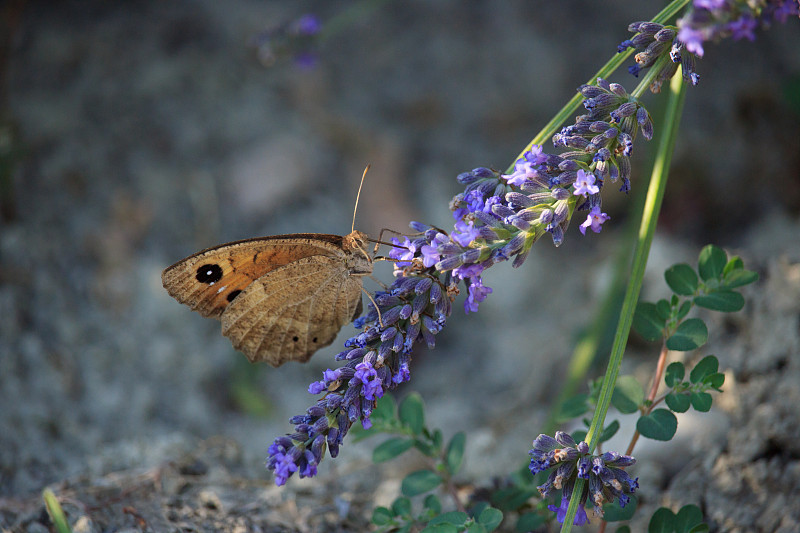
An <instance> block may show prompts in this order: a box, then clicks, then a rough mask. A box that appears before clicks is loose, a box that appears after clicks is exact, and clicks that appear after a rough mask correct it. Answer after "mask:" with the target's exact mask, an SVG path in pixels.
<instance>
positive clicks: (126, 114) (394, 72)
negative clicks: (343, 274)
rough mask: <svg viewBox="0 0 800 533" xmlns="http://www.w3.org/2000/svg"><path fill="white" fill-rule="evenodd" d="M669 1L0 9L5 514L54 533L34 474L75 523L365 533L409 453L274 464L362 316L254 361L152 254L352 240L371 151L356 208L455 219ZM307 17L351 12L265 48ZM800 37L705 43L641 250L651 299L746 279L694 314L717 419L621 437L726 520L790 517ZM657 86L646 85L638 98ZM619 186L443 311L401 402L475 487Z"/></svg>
mask: <svg viewBox="0 0 800 533" xmlns="http://www.w3.org/2000/svg"><path fill="white" fill-rule="evenodd" d="M661 5H662V3H661V2H654V1H646V2H623V1H613V2H603V3H596V2H565V3H551V4H548V5H542V3H539V2H536V3H533V2H503V3H491V4H489V3H477V2H457V1H455V0H448V1H443V2H437V3H435V4H431V3H427V2H421V1H412V2H379V1H375V2H363V3H353V2H330V3H325V4H324V7H322V8H321V6H320V5H318V4H316V5H315V4H312V3H310V2H250V1H247V0H234V1H232V2H224V3H223V2H214V1H210V0H200V1H197V2H184V1H175V2H137V3H130V4H124V5H123V4H118V3H106V2H69V1H68V2H61V3H57V4H56V3H51V2H41V1H28V2H21V1H10V2H6V3H4V4H3V9H4V10H5V11H4V15H3V16H2V17H0V18H2V19H3V20H4V21H5V22H4V23H3V31H5V32H6V33H5V36H7V37H8V40H7V43H8V47H7V48H5V49H4V56H3V57H2V58H0V61H1V62H2V63H0V68H2V74H3V77H2V80H3V82H4V87H3V93H2V98H3V101H2V102H0V104H1V105H2V106H3V109H0V112H2V117H1V118H2V120H3V124H2V126H3V132H4V133H3V135H4V137H3V139H2V142H0V150H2V154H0V155H1V156H2V157H3V159H2V161H3V164H4V165H6V166H4V167H3V172H4V174H3V175H4V176H8V175H10V176H11V178H12V179H11V182H10V183H9V182H8V181H3V182H2V184H1V188H0V196H1V197H0V208H2V217H3V218H2V222H0V223H1V224H2V226H0V316H2V317H3V318H2V320H0V528H2V530H3V531H14V532H16V531H34V532H44V531H48V530H49V528H50V525H49V521H48V518H47V516H46V513H45V511H44V507H43V503H42V499H41V491H42V490H43V489H44V488H45V487H49V488H51V489H52V490H53V491H54V492H55V493H56V494H57V496H58V497H59V499H60V501H61V502H62V505H63V507H64V509H65V511H66V512H67V515H68V517H69V519H70V522H71V523H72V524H73V528H74V531H76V532H79V531H87V532H88V531H92V532H94V531H265V532H271V531H365V530H368V529H369V525H368V523H369V517H370V514H371V509H372V508H374V506H375V505H385V504H387V503H389V502H391V501H392V499H394V498H395V497H396V496H397V495H398V493H399V480H400V479H401V478H402V475H403V473H404V472H407V471H409V470H411V469H414V468H415V467H417V466H418V465H417V464H416V463H415V462H414V460H413V459H410V460H406V461H396V462H392V463H388V464H384V465H381V466H380V467H375V466H374V465H372V464H371V463H370V460H369V457H370V450H371V447H372V445H373V442H372V441H370V440H367V441H364V442H359V443H355V442H345V445H344V446H343V448H342V451H341V454H340V456H339V457H338V458H337V459H335V460H327V461H326V462H325V463H324V464H323V465H322V467H321V469H320V474H319V476H318V477H317V478H315V479H312V480H297V479H294V478H293V479H292V480H290V482H289V483H288V484H287V486H285V487H282V488H278V487H275V486H274V484H273V482H272V479H271V476H270V475H269V473H268V472H267V471H266V469H265V468H264V466H263V460H264V457H265V456H266V449H267V447H268V445H269V443H270V442H271V441H272V439H273V438H274V437H275V436H278V435H281V434H283V433H285V432H287V431H290V430H291V426H290V425H289V424H288V423H287V419H288V418H289V417H290V416H292V415H294V414H296V413H300V412H302V411H304V410H305V408H306V406H308V405H309V404H310V403H311V402H312V401H313V397H311V396H310V395H309V394H308V393H307V392H306V387H307V384H308V383H309V382H311V381H314V380H317V379H319V376H320V373H321V371H322V370H325V369H326V368H328V367H330V366H333V361H332V356H333V354H335V353H336V352H337V351H338V350H337V349H336V346H337V345H340V344H341V340H342V339H344V338H346V336H349V334H350V333H351V330H349V329H348V327H345V329H344V331H343V334H342V337H341V338H340V342H339V343H335V344H334V346H332V347H331V348H329V349H326V350H324V351H322V352H321V353H319V354H318V355H316V356H315V357H314V359H313V360H312V361H311V363H310V364H309V365H305V366H301V365H296V364H287V365H285V366H284V367H281V368H280V369H278V370H273V369H271V368H261V367H253V366H251V365H249V363H247V362H246V360H245V359H244V356H242V355H241V354H239V353H237V352H235V351H234V350H233V349H232V348H231V346H230V344H229V342H228V340H227V339H225V338H224V337H222V336H221V335H220V334H219V324H217V323H216V322H214V321H212V320H208V319H203V318H202V317H200V316H199V315H196V314H194V313H191V312H190V311H189V310H188V309H187V308H186V307H184V306H181V305H179V304H177V303H176V302H175V301H173V300H172V299H171V298H169V296H168V295H167V294H166V292H165V291H164V289H163V288H162V287H161V279H160V274H161V270H162V269H163V268H164V267H166V266H167V265H169V264H171V263H173V262H175V261H176V260H178V259H180V258H182V257H184V256H186V255H189V254H190V253H193V252H195V251H197V250H199V249H201V248H204V247H207V246H211V245H214V244H217V243H221V242H225V241H229V240H235V239H240V238H247V237H252V236H258V235H269V234H278V233H289V232H335V233H342V234H344V233H347V232H349V231H350V223H351V216H352V207H353V202H354V198H355V192H356V190H357V187H358V179H359V178H360V177H361V171H362V170H363V168H364V166H365V165H366V164H368V163H369V164H371V165H372V169H371V171H370V173H369V174H368V177H367V182H366V185H365V188H364V193H363V194H362V198H361V203H360V205H359V212H358V215H357V219H356V226H357V227H358V228H359V229H361V230H363V231H367V232H369V233H371V234H373V235H376V234H377V233H378V231H379V230H380V228H383V227H388V228H395V229H404V228H405V227H406V225H407V223H408V221H409V220H422V221H426V222H429V223H433V224H437V225H440V226H444V227H447V226H448V225H449V224H450V222H449V220H450V219H449V211H448V209H447V203H448V200H449V198H450V197H451V196H452V195H453V194H455V193H457V192H458V184H457V183H456V182H455V180H454V177H455V176H456V175H457V174H458V173H460V172H462V171H464V170H468V169H471V168H473V167H475V166H479V165H486V166H494V167H497V168H505V167H506V166H507V165H508V164H509V163H510V162H511V160H513V158H514V157H515V156H516V154H517V153H518V152H519V151H520V150H521V149H522V147H523V146H524V145H525V144H526V143H527V142H528V141H529V140H530V138H531V137H532V136H533V135H534V134H535V133H536V132H537V131H538V130H539V128H541V126H542V125H543V124H544V123H545V122H546V121H547V120H548V119H549V118H550V117H551V116H552V114H553V113H554V112H555V111H556V110H557V109H558V108H559V107H560V106H561V105H562V104H563V102H565V101H566V100H567V99H568V98H569V97H571V96H572V94H573V91H574V89H575V87H577V86H578V85H580V84H581V83H582V82H584V81H585V80H586V79H587V78H588V77H589V76H590V75H591V73H592V72H595V71H596V70H597V68H598V67H599V65H601V64H602V63H603V62H605V61H606V59H607V58H608V57H609V56H610V54H611V53H613V51H614V50H615V49H616V44H617V43H618V42H619V41H621V40H622V39H624V38H626V37H627V34H626V33H625V27H626V26H627V23H628V22H631V21H634V20H640V19H644V18H648V17H650V16H652V14H654V13H656V12H657V11H658V10H659V9H660V8H661ZM320 8H321V11H318V14H319V15H320V17H321V18H322V20H323V22H325V21H331V20H333V21H340V22H341V25H340V26H338V29H336V28H334V29H332V30H331V33H330V34H329V35H328V36H327V38H326V40H325V41H324V42H323V43H322V44H321V45H320V50H319V57H318V60H317V63H316V65H315V66H314V67H313V68H310V69H309V68H301V67H298V66H296V65H295V64H293V63H292V61H290V60H289V61H284V62H278V63H277V64H275V65H273V66H271V67H266V66H265V65H264V64H262V62H260V61H259V58H258V54H257V52H256V50H255V49H254V47H253V46H252V42H253V39H254V37H255V36H256V35H258V34H259V32H262V31H263V30H264V29H265V28H269V27H274V26H276V25H277V24H278V23H279V22H282V21H287V20H291V19H293V18H296V17H298V16H300V15H302V14H303V13H306V12H308V11H309V10H312V9H318V10H319V9H320ZM343 13H344V15H342V14H343ZM17 15H18V17H17ZM797 49H800V31H798V21H796V20H792V21H789V23H787V25H786V26H781V27H775V28H773V30H772V31H770V32H769V33H767V34H763V33H762V34H760V35H759V38H758V40H757V41H756V42H755V43H750V42H738V43H723V44H721V45H719V46H709V47H708V49H707V50H706V52H707V58H706V59H704V60H703V61H702V62H701V63H700V65H699V71H700V73H701V77H702V81H701V85H700V86H699V87H697V88H694V89H692V90H691V91H690V94H689V97H688V99H687V104H686V114H685V118H684V120H683V124H682V131H683V132H684V133H683V134H682V136H681V138H680V139H679V142H678V146H677V149H676V156H675V160H674V171H673V175H672V176H671V178H670V180H671V182H670V187H669V190H668V193H667V197H666V199H665V204H664V209H663V212H662V216H661V219H660V227H659V233H658V236H657V238H656V242H655V244H654V247H653V254H652V257H651V262H650V265H649V269H648V275H647V284H646V287H645V296H646V297H648V298H653V299H654V298H659V297H662V296H663V291H664V290H665V285H664V283H663V278H662V277H661V273H662V272H663V270H664V269H665V268H666V267H668V266H669V265H671V264H673V263H675V262H679V261H689V262H691V261H693V260H694V258H695V257H696V256H697V253H698V252H699V250H700V248H702V246H703V245H704V244H706V243H708V242H714V243H716V244H718V245H720V246H724V247H725V248H726V249H727V250H728V251H729V253H736V254H739V255H741V256H742V257H743V258H744V261H745V264H746V265H747V267H748V268H750V269H753V270H756V271H758V272H759V274H760V275H761V281H760V282H759V284H757V285H756V286H753V287H749V288H748V289H747V290H746V291H745V293H746V296H747V298H748V304H747V306H746V307H745V309H744V310H743V311H741V312H740V313H736V314H733V315H730V316H726V317H724V318H720V317H719V316H718V315H708V316H707V317H706V319H707V320H708V322H709V324H710V330H711V337H710V342H709V345H708V346H706V347H704V348H703V354H705V353H713V354H715V355H717V356H718V357H719V358H720V361H721V366H722V369H723V370H724V371H725V372H726V385H725V393H724V394H722V395H721V396H720V397H719V398H718V400H717V401H716V402H715V408H714V410H713V411H712V412H711V413H708V414H705V415H702V416H685V417H682V418H681V419H680V425H679V430H678V440H677V441H676V442H673V443H667V444H663V443H655V442H653V441H650V442H641V443H640V445H639V447H638V448H637V453H636V455H637V457H639V464H638V465H637V469H638V470H637V471H636V472H635V475H638V476H639V477H640V482H641V485H642V488H641V491H640V495H641V503H640V505H641V506H642V507H643V509H642V511H643V512H646V511H648V510H649V511H652V509H654V508H655V507H657V506H659V505H669V506H671V507H672V508H674V509H678V508H679V507H680V506H681V505H684V504H686V503H695V504H697V505H699V506H700V507H701V508H702V510H703V512H704V514H705V517H706V520H707V522H708V523H709V524H710V525H711V527H712V531H730V532H749V531H781V532H791V531H798V530H800V506H799V505H798V503H797V498H796V495H797V494H800V444H798V443H800V438H798V437H800V435H798V433H799V432H800V415H798V413H797V405H798V403H800V397H798V396H800V239H799V238H798V237H797V236H798V235H799V234H800V217H798V213H799V212H800V134H799V133H798V132H800V127H798V126H800V124H799V123H800V110H798V98H797V93H798V89H797V87H798V79H800V78H799V77H798V73H799V72H800V56H798V55H797V54H796V52H795V51H796V50H797ZM615 81H621V82H622V83H624V84H625V85H626V86H627V87H628V88H632V87H633V86H634V81H633V80H632V79H630V78H629V77H627V76H623V75H620V76H619V77H618V78H617V79H616V80H615ZM663 100H664V99H663V98H658V97H654V96H648V98H647V99H646V100H645V103H646V104H647V105H648V106H649V107H650V109H651V112H652V113H653V115H654V117H658V116H659V114H660V110H661V108H662V106H663V104H662V103H661V102H662V101H663ZM636 150H637V159H636V160H635V163H636V164H637V166H636V167H635V169H634V172H635V175H634V179H633V186H634V188H637V187H640V186H641V187H643V186H644V185H643V184H644V179H645V177H646V160H647V159H648V150H650V147H648V146H647V145H646V144H645V143H644V141H642V140H639V141H637V145H636ZM5 169H10V170H8V171H7V170H5ZM604 198H605V200H604V202H605V203H604V205H607V206H608V208H609V212H610V214H611V217H612V219H611V221H610V222H609V223H607V225H606V226H607V227H606V229H605V230H604V231H603V232H602V233H601V234H599V235H593V234H592V235H589V236H587V237H582V236H581V235H580V234H579V233H578V231H577V229H576V228H575V227H573V228H571V229H570V232H569V233H568V235H567V238H566V240H565V242H564V244H563V245H562V246H561V247H560V248H559V249H555V248H553V246H552V245H551V244H550V243H549V242H546V241H545V240H543V241H541V242H540V243H538V244H537V248H538V249H537V250H535V251H534V252H533V253H532V254H531V257H530V258H529V259H528V261H527V262H526V263H525V265H524V266H523V267H522V268H521V269H519V270H513V271H512V269H511V268H510V265H499V266H498V267H496V268H495V269H493V271H491V272H489V273H488V274H487V276H486V283H487V284H488V285H489V286H491V287H493V289H494V292H493V294H492V295H491V297H490V298H489V299H488V300H487V301H486V302H485V303H484V304H482V308H481V310H480V312H479V313H477V314H470V315H467V316H464V314H463V313H462V312H461V311H460V309H458V310H457V311H456V312H455V313H454V315H453V317H452V318H451V319H450V322H449V324H448V327H447V328H446V329H445V330H444V331H443V332H442V333H441V334H440V336H439V338H438V346H437V348H436V349H435V350H433V351H429V350H425V349H422V348H420V349H419V350H418V352H417V354H416V355H415V359H414V365H413V367H412V376H413V377H412V380H411V382H410V383H409V384H407V385H406V386H404V387H403V388H401V389H400V390H399V391H398V394H399V395H401V396H402V395H405V394H407V393H408V392H410V391H411V390H418V391H420V392H421V393H422V395H423V397H424V398H425V401H426V405H427V409H428V411H427V412H428V418H429V421H430V424H431V425H432V426H436V427H441V428H442V429H443V431H444V432H445V434H447V435H452V434H453V433H455V432H456V431H462V430H463V431H467V433H468V443H467V457H466V466H465V470H464V473H463V475H462V478H461V479H460V480H459V481H460V483H463V484H464V485H465V486H471V485H475V486H489V485H491V483H492V482H493V480H494V479H495V478H496V477H499V476H503V475H504V474H505V473H508V472H509V471H510V470H512V469H514V468H517V467H518V466H519V465H520V464H521V463H523V462H524V461H525V460H526V456H527V450H528V449H529V447H530V442H531V440H532V439H533V438H534V437H535V436H536V435H537V434H538V433H539V432H540V428H541V426H542V424H543V422H544V420H545V418H546V416H547V414H548V408H549V402H551V401H552V400H553V398H554V397H555V395H557V394H558V390H559V383H561V376H562V375H563V371H564V368H565V366H566V362H567V361H568V360H569V356H570V354H571V350H572V348H573V347H574V342H575V338H576V335H577V332H578V331H579V330H580V329H581V328H582V327H583V326H585V325H586V324H587V323H588V321H589V320H590V319H591V316H592V312H593V309H594V308H595V306H596V305H597V304H598V303H599V301H600V299H601V298H602V296H603V294H604V292H603V290H604V286H605V284H607V282H608V280H609V279H610V270H611V269H612V268H613V265H614V261H615V254H616V251H617V249H618V248H619V245H620V243H621V242H623V241H622V239H623V237H624V235H623V233H624V231H623V228H624V221H625V220H626V213H627V212H628V211H629V209H631V208H632V206H633V202H632V201H631V200H632V195H631V196H630V197H625V196H624V195H621V194H619V193H617V192H616V191H614V190H613V188H608V189H607V190H606V191H604ZM573 226H574V225H573ZM377 270H378V273H377V275H378V277H380V278H381V279H383V280H384V281H387V280H389V279H390V268H389V267H388V266H387V265H381V266H380V268H379V269H377ZM370 288H372V287H370ZM458 305H459V306H460V302H459V304H458ZM656 352H657V349H656V348H653V347H652V346H649V345H645V344H643V343H641V342H635V343H634V345H633V346H632V347H631V355H630V357H629V358H628V359H627V360H626V363H625V366H626V368H625V371H626V372H628V373H633V374H635V375H637V376H641V377H642V378H643V379H646V376H647V375H648V374H647V372H649V371H650V370H651V368H652V363H653V357H655V355H654V354H655V353H656ZM601 372H602V370H601V368H600V369H598V373H601ZM632 423H633V422H631V421H627V420H623V426H624V427H625V426H626V425H627V427H630V426H631V424H632ZM623 431H624V430H623ZM628 435H629V433H628ZM622 446H624V444H623V445H621V446H620V447H622ZM504 527H505V528H506V529H507V530H513V524H508V525H506V524H504ZM637 528H638V529H637ZM643 528H644V525H643V524H642V522H641V519H640V521H639V522H635V523H634V524H633V525H632V529H633V530H634V531H642V530H643Z"/></svg>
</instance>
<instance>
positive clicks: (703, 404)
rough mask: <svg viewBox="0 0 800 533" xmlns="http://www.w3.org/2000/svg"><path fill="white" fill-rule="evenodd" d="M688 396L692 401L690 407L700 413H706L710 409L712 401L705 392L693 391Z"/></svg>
mask: <svg viewBox="0 0 800 533" xmlns="http://www.w3.org/2000/svg"><path fill="white" fill-rule="evenodd" d="M689 398H690V400H691V402H692V407H694V408H695V410H697V411H700V412H701V413H707V412H708V411H709V409H711V404H712V403H713V401H714V399H713V398H712V397H711V395H710V394H709V393H707V392H693V393H692V394H691V395H690V396H689Z"/></svg>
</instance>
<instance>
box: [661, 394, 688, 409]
mask: <svg viewBox="0 0 800 533" xmlns="http://www.w3.org/2000/svg"><path fill="white" fill-rule="evenodd" d="M664 401H665V402H666V404H667V407H669V408H670V409H671V410H673V411H675V412H676V413H685V412H686V411H688V410H689V407H690V406H691V402H690V401H689V395H688V394H682V393H675V392H671V393H669V394H667V396H666V397H665V398H664Z"/></svg>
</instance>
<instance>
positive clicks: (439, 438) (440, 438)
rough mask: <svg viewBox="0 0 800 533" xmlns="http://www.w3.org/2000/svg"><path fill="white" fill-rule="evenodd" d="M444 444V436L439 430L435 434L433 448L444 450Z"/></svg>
mask: <svg viewBox="0 0 800 533" xmlns="http://www.w3.org/2000/svg"><path fill="white" fill-rule="evenodd" d="M443 442H444V435H442V430H441V429H437V430H435V431H434V432H433V447H434V448H436V449H437V450H441V449H442V443H443Z"/></svg>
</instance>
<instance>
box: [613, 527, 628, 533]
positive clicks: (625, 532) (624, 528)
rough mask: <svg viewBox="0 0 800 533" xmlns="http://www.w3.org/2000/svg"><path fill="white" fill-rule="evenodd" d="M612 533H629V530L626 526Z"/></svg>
mask: <svg viewBox="0 0 800 533" xmlns="http://www.w3.org/2000/svg"><path fill="white" fill-rule="evenodd" d="M614 533H631V528H629V527H628V526H619V527H618V528H617V530H616V531H615V532H614Z"/></svg>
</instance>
